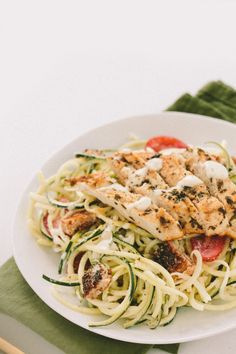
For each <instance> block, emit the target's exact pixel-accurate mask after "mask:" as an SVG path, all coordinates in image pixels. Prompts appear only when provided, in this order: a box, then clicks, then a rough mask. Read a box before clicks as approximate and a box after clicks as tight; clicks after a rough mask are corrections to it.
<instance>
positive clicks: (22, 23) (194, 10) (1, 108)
mask: <svg viewBox="0 0 236 354" xmlns="http://www.w3.org/2000/svg"><path fill="white" fill-rule="evenodd" d="M235 13H236V1H233V0H232V1H230V0H222V1H221V0H214V1H213V0H212V1H211V0H205V1H201V0H199V1H187V0H186V1H183V0H179V1H178V2H175V1H169V0H168V1H165V2H164V1H159V0H153V1H149V0H147V1H137V0H136V1H134V0H132V1H131V0H119V1H103V0H100V1H90V0H87V1H78V0H77V1H58V0H57V1H42V0H41V1H32V0H31V1H11V0H8V1H5V2H0V162H1V172H0V175H1V183H0V195H1V198H2V202H1V213H0V225H1V232H0V240H1V247H0V264H2V263H3V262H4V261H5V260H7V259H8V258H9V257H10V256H11V255H12V246H11V225H12V220H13V217H14V213H15V209H16V205H17V201H18V199H19V196H20V194H21V191H22V189H23V188H24V187H25V185H26V184H27V182H28V181H29V179H30V178H31V176H32V174H33V173H34V172H35V171H37V170H38V169H39V168H40V166H41V164H42V163H43V162H44V160H45V159H47V158H48V156H49V155H51V154H52V153H53V152H54V151H56V150H57V149H59V148H60V147H62V146H63V145H64V144H66V143H67V142H69V141H70V140H72V139H73V138H75V137H76V136H77V135H79V134H81V133H83V132H85V131H86V130H88V129H90V128H92V127H95V126H98V125H101V124H103V123H106V122H110V121H112V120H115V119H118V118H121V117H126V116H129V115H135V114H145V113H156V112H159V111H161V110H163V109H165V107H167V106H168V105H169V104H171V103H172V102H173V101H174V100H175V99H176V98H177V97H178V96H179V95H180V94H181V93H183V92H186V91H190V92H191V93H195V92H196V90H197V89H198V88H199V87H201V85H203V84H204V83H206V82H207V81H209V80H212V79H222V80H225V81H226V82H228V83H229V84H231V85H234V86H235V87H236V70H235V54H236V41H235ZM156 133H158V129H157V132H156ZM0 336H2V337H4V338H6V339H8V340H9V341H11V342H12V343H15V344H16V345H18V346H19V347H20V348H22V350H24V351H25V352H26V353H27V354H28V353H29V354H31V353H32V354H39V353H52V354H56V353H57V354H59V353H61V352H60V351H59V350H58V349H57V348H55V347H53V346H51V345H49V344H48V343H47V342H45V341H44V340H43V339H42V338H40V337H39V336H37V335H36V334H35V333H33V332H32V331H30V330H29V329H27V328H25V327H23V326H22V325H19V324H18V323H16V322H15V321H13V320H11V319H9V318H7V317H5V316H0ZM235 336H236V330H235V331H232V332H229V333H227V334H222V335H220V336H217V337H213V338H210V339H205V340H200V341H196V342H192V343H186V344H183V345H181V348H180V351H179V353H180V354H187V353H190V352H191V354H195V353H196V354H197V353H208V354H211V353H214V354H221V353H224V354H231V353H235V339H234V338H235ZM158 352H160V351H158V350H151V351H150V352H149V353H152V354H154V353H158Z"/></svg>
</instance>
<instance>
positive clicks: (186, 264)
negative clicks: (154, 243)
mask: <svg viewBox="0 0 236 354" xmlns="http://www.w3.org/2000/svg"><path fill="white" fill-rule="evenodd" d="M152 260H153V261H155V262H157V263H159V264H160V265H161V266H162V267H164V268H165V269H167V270H168V272H170V273H173V272H179V273H183V272H185V273H187V274H189V275H191V274H192V273H193V271H194V264H193V262H192V261H191V259H190V258H189V257H188V256H187V255H186V253H185V252H184V250H181V248H180V247H177V246H176V245H175V242H173V241H169V242H163V243H160V244H159V245H158V248H157V249H156V250H155V252H154V253H153V255H152Z"/></svg>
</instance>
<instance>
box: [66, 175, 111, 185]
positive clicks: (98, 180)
mask: <svg viewBox="0 0 236 354" xmlns="http://www.w3.org/2000/svg"><path fill="white" fill-rule="evenodd" d="M114 181H115V180H114V179H112V178H110V177H109V176H107V175H106V174H105V173H104V172H96V173H92V174H90V175H83V176H78V177H71V178H66V179H65V182H66V183H68V184H69V185H71V186H74V185H80V184H81V183H83V182H86V184H88V185H89V186H91V187H93V188H97V187H101V186H105V185H106V184H109V183H113V182H114Z"/></svg>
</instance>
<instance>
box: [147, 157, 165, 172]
mask: <svg viewBox="0 0 236 354" xmlns="http://www.w3.org/2000/svg"><path fill="white" fill-rule="evenodd" d="M162 163H163V161H162V159H159V158H158V157H154V158H153V159H150V160H148V162H146V165H145V166H146V167H147V168H148V169H150V170H156V171H160V170H161V168H162Z"/></svg>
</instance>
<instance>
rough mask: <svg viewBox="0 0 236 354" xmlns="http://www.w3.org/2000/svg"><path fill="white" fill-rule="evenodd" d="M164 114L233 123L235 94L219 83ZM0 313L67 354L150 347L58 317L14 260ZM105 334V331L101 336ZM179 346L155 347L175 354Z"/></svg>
mask: <svg viewBox="0 0 236 354" xmlns="http://www.w3.org/2000/svg"><path fill="white" fill-rule="evenodd" d="M167 110H168V111H179V112H190V113H198V114H203V115H208V116H212V117H216V118H220V119H224V120H227V121H230V122H236V91H235V90H234V89H233V88H232V87H230V86H228V85H225V84H224V83H223V82H221V81H215V82H211V83H209V84H207V85H206V86H204V87H203V88H202V89H201V90H200V91H199V92H198V93H197V95H196V96H191V95H190V94H184V95H183V96H181V97H180V98H179V99H178V100H177V101H176V102H175V103H174V104H172V105H171V106H170V107H169V108H168V109H167ZM0 312H2V313H4V314H6V315H9V316H11V317H13V318H15V319H16V320H18V321H19V322H21V323H23V324H24V325H26V326H28V327H29V328H31V329H32V330H34V331H35V332H37V333H38V334H39V335H41V336H42V337H44V338H45V339H46V340H48V341H49V342H51V343H52V344H54V345H56V346H57V347H58V348H60V349H61V350H62V351H64V352H65V353H66V354H111V353H112V354H144V353H146V352H147V351H148V349H149V348H151V347H152V346H150V345H143V344H133V343H126V342H121V341H117V340H114V339H109V338H106V337H103V336H100V335H97V334H94V333H92V332H89V331H87V330H85V329H83V328H81V327H79V326H76V325H75V324H73V323H71V322H70V321H68V320H66V319H65V318H63V317H62V316H60V315H58V314H57V313H56V312H54V311H53V310H51V309H50V308H49V307H48V306H47V305H46V304H45V303H43V302H42V301H41V300H40V298H39V297H38V296H37V295H36V294H35V293H34V292H33V290H32V289H31V288H30V287H29V285H28V284H27V283H26V282H25V280H24V279H23V277H22V276H21V274H20V272H19V270H18V268H17V266H16V264H15V261H14V259H13V258H11V259H9V260H8V261H7V262H6V263H5V264H4V265H3V266H2V267H1V268H0ZM105 331H106V329H105V328H104V334H105ZM156 331H158V329H156ZM0 335H1V333H0ZM137 342H138V338H137ZM178 346H179V345H178V344H170V345H155V346H154V347H156V348H160V349H162V350H164V351H166V352H169V353H173V354H176V353H177V352H178ZM22 349H23V348H22Z"/></svg>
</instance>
